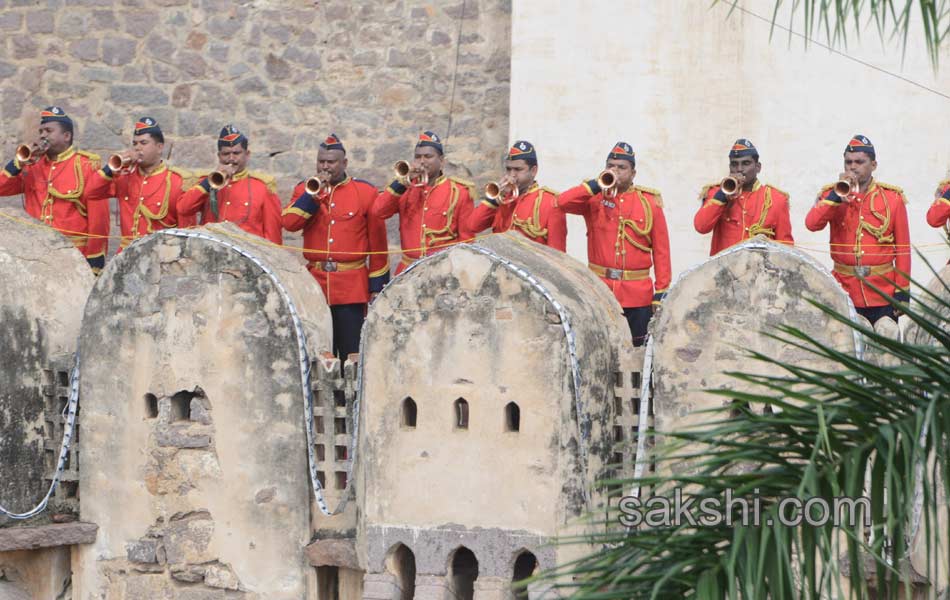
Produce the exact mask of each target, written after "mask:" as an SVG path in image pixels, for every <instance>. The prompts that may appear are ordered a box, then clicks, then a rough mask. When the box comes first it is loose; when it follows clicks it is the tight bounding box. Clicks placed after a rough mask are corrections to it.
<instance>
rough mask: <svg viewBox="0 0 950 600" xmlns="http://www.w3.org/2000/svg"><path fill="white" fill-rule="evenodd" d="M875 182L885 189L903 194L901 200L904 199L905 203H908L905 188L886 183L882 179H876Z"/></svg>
mask: <svg viewBox="0 0 950 600" xmlns="http://www.w3.org/2000/svg"><path fill="white" fill-rule="evenodd" d="M874 183H876V184H878V185H879V186H881V187H882V188H884V189H885V190H891V191H892V192H897V193H898V194H900V196H901V200H903V201H904V204H907V196H905V195H904V188H901V187H898V186H896V185H893V184H890V183H884V182H882V181H875V182H874Z"/></svg>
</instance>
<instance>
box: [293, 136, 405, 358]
mask: <svg viewBox="0 0 950 600" xmlns="http://www.w3.org/2000/svg"><path fill="white" fill-rule="evenodd" d="M346 167H347V159H346V149H345V148H344V147H343V142H341V141H340V138H338V137H337V136H336V134H333V133H331V134H330V135H329V136H327V138H326V139H325V140H324V141H323V143H321V144H320V149H319V150H318V151H317V176H316V177H313V178H311V179H308V180H306V181H301V182H300V183H299V184H297V187H296V188H294V192H293V200H292V202H291V204H290V205H288V206H287V208H286V209H284V214H283V219H282V220H283V225H284V228H285V229H287V230H288V231H299V230H300V229H303V245H304V248H305V252H304V258H306V259H307V269H308V270H309V271H310V274H311V275H313V277H314V279H316V280H317V283H319V284H320V288H321V289H323V295H324V296H325V297H326V299H327V304H329V305H330V314H331V316H332V318H333V352H334V354H336V355H337V356H338V357H340V358H341V359H343V360H345V359H346V357H347V356H349V355H350V354H355V353H357V352H359V349H360V330H361V329H362V327H363V319H364V317H365V315H366V305H367V303H368V302H369V301H370V298H371V297H373V296H375V295H376V294H377V293H379V292H380V290H382V289H383V286H384V285H385V284H386V283H387V282H388V281H389V256H388V254H387V253H386V250H387V249H388V245H387V243H386V222H385V221H383V220H382V219H378V218H376V217H374V216H372V215H371V214H370V211H371V209H372V207H373V201H374V200H375V199H376V195H377V190H376V188H375V187H373V186H372V185H370V184H369V183H368V182H366V181H363V180H361V179H352V178H350V177H349V176H348V175H347V173H346Z"/></svg>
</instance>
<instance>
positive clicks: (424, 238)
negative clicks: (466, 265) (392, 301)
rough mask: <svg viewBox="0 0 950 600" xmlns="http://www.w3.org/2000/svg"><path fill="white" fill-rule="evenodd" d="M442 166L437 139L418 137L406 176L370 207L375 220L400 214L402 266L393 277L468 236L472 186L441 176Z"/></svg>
mask: <svg viewBox="0 0 950 600" xmlns="http://www.w3.org/2000/svg"><path fill="white" fill-rule="evenodd" d="M444 163H445V156H444V151H443V148H442V140H441V139H439V136H437V135H436V134H434V133H432V132H431V131H426V132H424V133H422V134H421V135H420V136H419V141H418V142H417V143H416V149H415V159H414V163H413V168H412V170H411V171H410V173H409V175H408V177H405V178H397V179H395V180H393V182H392V183H390V184H389V187H387V188H386V189H385V190H383V192H382V193H381V194H379V196H377V197H376V201H375V202H374V203H373V216H374V217H376V218H378V219H382V220H385V219H388V218H389V217H391V216H393V215H394V214H396V213H397V212H398V213H399V242H400V244H401V245H402V261H401V262H400V263H399V266H398V267H397V268H396V274H397V275H398V274H399V273H401V272H402V270H403V269H405V268H406V267H408V266H409V265H411V264H412V263H413V262H414V261H416V260H418V259H419V258H421V257H423V256H428V255H430V254H432V253H433V252H438V251H439V250H443V249H445V248H447V247H449V246H451V245H452V244H456V243H458V242H464V241H469V240H471V239H472V237H473V236H472V234H471V232H469V230H468V222H469V220H468V219H469V214H471V212H472V197H473V195H474V188H473V184H472V182H470V181H465V180H464V179H460V178H458V177H446V176H445V175H444V174H443V173H442V167H443V165H444Z"/></svg>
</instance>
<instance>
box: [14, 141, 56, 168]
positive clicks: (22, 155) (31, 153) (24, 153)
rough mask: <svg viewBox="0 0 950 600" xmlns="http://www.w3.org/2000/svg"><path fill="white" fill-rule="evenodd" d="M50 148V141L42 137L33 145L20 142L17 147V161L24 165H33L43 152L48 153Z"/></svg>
mask: <svg viewBox="0 0 950 600" xmlns="http://www.w3.org/2000/svg"><path fill="white" fill-rule="evenodd" d="M48 148H49V142H47V141H46V140H45V139H40V141H38V142H36V143H35V144H33V145H32V146H30V145H29V144H20V145H19V146H17V147H16V159H17V162H19V163H20V164H24V165H31V164H33V163H35V162H36V161H38V160H39V159H40V158H41V157H42V156H43V154H45V153H46V150H47V149H48Z"/></svg>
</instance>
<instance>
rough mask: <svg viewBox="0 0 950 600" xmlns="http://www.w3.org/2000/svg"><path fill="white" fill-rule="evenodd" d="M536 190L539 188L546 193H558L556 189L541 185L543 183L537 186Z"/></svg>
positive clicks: (555, 194)
mask: <svg viewBox="0 0 950 600" xmlns="http://www.w3.org/2000/svg"><path fill="white" fill-rule="evenodd" d="M538 190H540V191H542V192H547V193H549V194H553V195H554V196H557V195H558V193H557V192H556V191H554V190H552V189H551V188H549V187H545V186H543V185H542V186H541V187H539V188H538Z"/></svg>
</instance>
